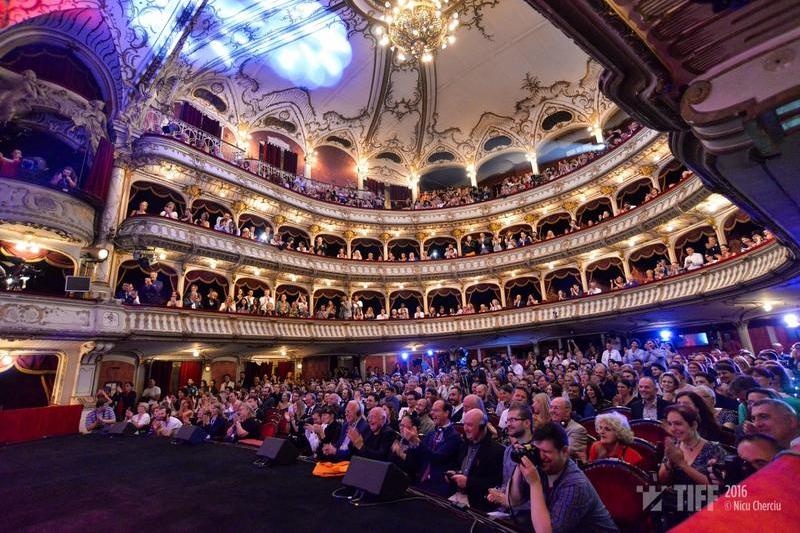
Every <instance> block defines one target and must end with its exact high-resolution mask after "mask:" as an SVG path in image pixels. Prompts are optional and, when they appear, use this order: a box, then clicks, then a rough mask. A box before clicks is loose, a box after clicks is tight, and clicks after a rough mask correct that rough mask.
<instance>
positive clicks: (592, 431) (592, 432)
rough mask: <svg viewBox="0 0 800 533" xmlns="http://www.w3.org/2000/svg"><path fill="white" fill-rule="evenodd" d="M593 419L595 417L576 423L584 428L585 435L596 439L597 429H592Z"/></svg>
mask: <svg viewBox="0 0 800 533" xmlns="http://www.w3.org/2000/svg"><path fill="white" fill-rule="evenodd" d="M594 419H595V417H593V416H590V417H589V418H583V419H581V421H580V422H578V423H579V424H580V425H582V426H583V427H585V428H586V433H588V434H589V435H590V436H592V437H594V438H595V439H597V438H599V436H598V435H597V428H596V427H594Z"/></svg>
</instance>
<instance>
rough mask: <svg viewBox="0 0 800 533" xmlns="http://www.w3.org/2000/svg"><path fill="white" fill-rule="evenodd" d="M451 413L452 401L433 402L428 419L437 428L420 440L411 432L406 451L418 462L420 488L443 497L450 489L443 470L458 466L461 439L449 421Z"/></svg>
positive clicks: (449, 492) (447, 494)
mask: <svg viewBox="0 0 800 533" xmlns="http://www.w3.org/2000/svg"><path fill="white" fill-rule="evenodd" d="M452 414H453V406H452V405H451V404H449V403H447V402H445V401H444V400H436V401H435V402H433V407H432V409H431V418H432V419H433V422H434V423H435V424H436V429H435V430H433V431H431V432H430V433H428V434H427V435H425V437H423V439H422V440H421V441H420V439H419V437H416V436H413V435H412V436H411V438H410V439H409V444H410V448H409V449H408V450H407V451H406V454H407V455H410V456H411V459H412V460H413V461H414V462H415V464H417V465H420V468H419V471H420V472H422V475H421V476H420V480H419V487H420V488H422V489H424V490H427V491H428V492H432V493H434V494H438V495H439V496H443V497H448V496H450V494H452V492H453V491H452V490H451V489H450V482H449V480H448V479H447V478H446V477H445V472H447V471H448V470H453V471H455V470H457V469H458V468H459V466H460V463H459V455H460V452H461V445H462V440H461V435H459V434H458V431H456V428H455V427H454V426H453V424H451V423H450V416H451V415H452Z"/></svg>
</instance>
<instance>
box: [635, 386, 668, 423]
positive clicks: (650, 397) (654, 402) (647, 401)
mask: <svg viewBox="0 0 800 533" xmlns="http://www.w3.org/2000/svg"><path fill="white" fill-rule="evenodd" d="M657 390H658V389H656V382H655V380H654V379H653V378H651V377H648V376H645V377H642V378H640V379H639V397H638V398H636V399H635V400H633V401H632V402H631V403H630V404H629V406H630V408H631V420H641V419H643V418H648V419H651V420H664V410H665V409H666V408H667V407H669V405H670V402H668V401H666V400H665V399H664V398H662V397H661V396H659V395H658V394H656V391H657Z"/></svg>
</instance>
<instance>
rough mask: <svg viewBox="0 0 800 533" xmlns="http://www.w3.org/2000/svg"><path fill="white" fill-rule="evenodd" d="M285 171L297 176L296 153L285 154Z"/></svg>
mask: <svg viewBox="0 0 800 533" xmlns="http://www.w3.org/2000/svg"><path fill="white" fill-rule="evenodd" d="M283 170H285V171H286V172H288V173H289V174H297V154H296V153H294V152H283Z"/></svg>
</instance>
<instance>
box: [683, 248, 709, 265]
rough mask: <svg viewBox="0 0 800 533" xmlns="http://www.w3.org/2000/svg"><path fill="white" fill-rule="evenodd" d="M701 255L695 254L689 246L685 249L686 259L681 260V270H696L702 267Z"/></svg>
mask: <svg viewBox="0 0 800 533" xmlns="http://www.w3.org/2000/svg"><path fill="white" fill-rule="evenodd" d="M704 262H705V261H704V260H703V254H701V253H699V252H695V251H694V248H692V247H691V246H687V247H686V258H685V259H684V260H683V268H685V269H686V270H697V269H698V268H700V267H701V266H703V263H704Z"/></svg>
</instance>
